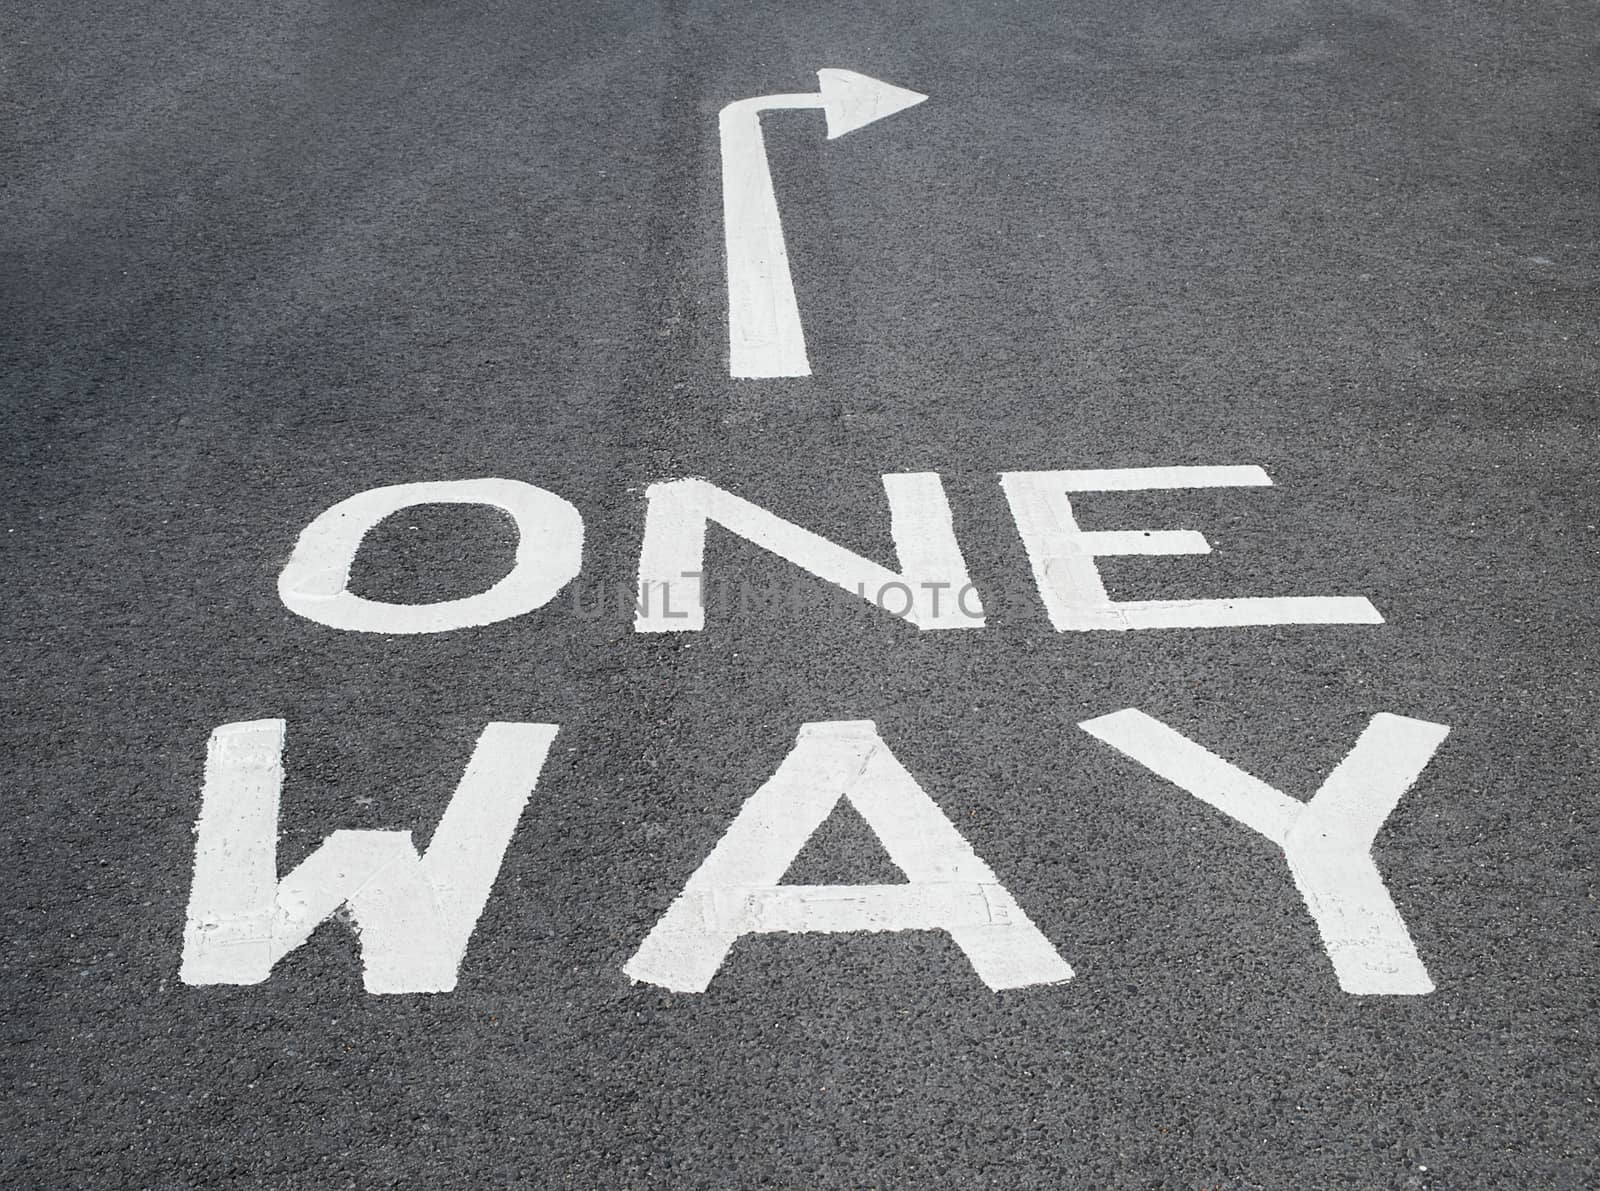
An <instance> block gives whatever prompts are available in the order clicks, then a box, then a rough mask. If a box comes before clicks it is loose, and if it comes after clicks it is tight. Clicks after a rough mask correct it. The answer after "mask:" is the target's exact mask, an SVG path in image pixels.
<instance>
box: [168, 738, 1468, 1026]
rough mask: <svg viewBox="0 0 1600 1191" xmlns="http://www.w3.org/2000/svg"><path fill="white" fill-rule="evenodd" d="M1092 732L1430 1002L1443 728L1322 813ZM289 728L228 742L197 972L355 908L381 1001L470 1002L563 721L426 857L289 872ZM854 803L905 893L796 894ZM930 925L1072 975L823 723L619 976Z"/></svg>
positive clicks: (200, 887)
mask: <svg viewBox="0 0 1600 1191" xmlns="http://www.w3.org/2000/svg"><path fill="white" fill-rule="evenodd" d="M1079 727H1080V728H1082V729H1083V730H1084V731H1085V732H1087V733H1089V734H1090V735H1092V736H1094V737H1095V738H1096V739H1098V740H1101V741H1103V742H1104V743H1105V744H1107V745H1109V746H1110V747H1111V748H1113V749H1116V750H1117V751H1118V752H1120V753H1122V754H1124V755H1125V756H1127V757H1128V758H1130V759H1131V760H1133V761H1136V762H1138V764H1139V765H1141V766H1143V767H1144V768H1145V769H1147V770H1149V771H1150V772H1152V773H1154V774H1156V775H1158V776H1159V777H1161V778H1164V779H1165V780H1166V781H1168V782H1170V783H1171V784H1173V785H1175V786H1177V787H1179V788H1181V789H1183V790H1187V791H1188V792H1190V793H1191V794H1193V795H1194V796H1195V797H1196V798H1199V799H1200V800H1201V801H1203V802H1206V803H1208V804H1209V805H1211V806H1212V807H1214V808H1215V809H1217V810H1219V811H1221V812H1222V813H1223V814H1225V815H1227V816H1229V817H1230V818H1232V819H1234V820H1235V821H1237V822H1238V823H1240V824H1241V825H1243V826H1244V827H1247V828H1249V829H1250V830H1251V831H1253V832H1255V833H1257V834H1259V835H1262V836H1265V837H1266V838H1267V839H1268V840H1270V841H1271V842H1272V843H1274V844H1276V845H1277V846H1278V847H1279V848H1280V849H1281V850H1282V853H1283V856H1284V859H1285V861H1286V863H1287V866H1288V869H1289V873H1290V875H1291V877H1292V878H1293V880H1294V883H1295V886H1296V887H1297V888H1298V889H1299V891H1300V894H1301V897H1302V898H1303V899H1304V901H1305V905H1306V909H1307V910H1308V911H1309V912H1310V914H1311V917H1312V920H1313V921H1314V922H1315V924H1316V926H1317V929H1318V931H1319V933H1320V935H1321V939H1322V945H1323V948H1324V950H1325V951H1326V953H1327V956H1328V959H1329V961H1330V962H1331V964H1332V967H1333V971H1334V974H1335V976H1336V977H1337V979H1338V982H1339V986H1340V987H1341V988H1342V989H1344V991H1346V992H1348V993H1353V994H1358V995H1361V994H1419V993H1428V992H1431V991H1433V982H1432V980H1431V979H1430V978H1429V976H1428V972H1427V969H1426V968H1425V967H1424V966H1423V963H1422V960H1421V958H1420V957H1419V956H1418V955H1417V951H1416V948H1415V946H1414V945H1413V944H1412V940H1411V935H1410V933H1409V931H1408V930H1407V928H1406V924H1405V921H1404V920H1403V919H1402V918H1401V916H1400V913H1399V911H1398V910H1397V909H1396V907H1395V904H1394V902H1393V900H1392V899H1391V898H1390V896H1389V892H1388V890H1387V888H1386V887H1385V885H1384V882H1383V878H1382V876H1381V875H1380V874H1379V872H1378V869H1377V866H1376V864H1375V863H1374V862H1373V859H1372V846H1373V841H1374V839H1375V837H1376V836H1377V833H1378V831H1379V829H1380V828H1381V827H1382V826H1383V824H1384V822H1385V820H1386V819H1387V818H1388V816H1389V814H1390V812H1392V811H1393V809H1394V807H1395V805H1396V804H1397V803H1398V802H1399V799H1400V796H1401V795H1402V794H1403V793H1404V792H1405V791H1406V790H1407V789H1408V788H1410V786H1411V785H1412V784H1413V783H1414V782H1415V781H1416V780H1417V778H1418V777H1419V776H1420V775H1421V773H1422V770H1423V768H1424V766H1426V765H1427V763H1428V761H1429V759H1430V758H1431V757H1432V756H1433V754H1434V752H1435V751H1436V750H1437V749H1438V747H1439V745H1440V744H1441V743H1442V742H1443V740H1444V738H1445V735H1446V733H1447V732H1448V731H1449V729H1448V728H1447V727H1445V726H1444V725H1443V724H1434V723H1429V722H1427V721H1424V720H1416V719H1408V718H1406V717H1403V716H1397V715H1388V714H1380V715H1376V716H1374V717H1373V718H1372V720H1371V722H1370V723H1369V724H1368V726H1367V728H1366V729H1365V731H1363V732H1362V733H1361V735H1360V737H1359V739H1357V741H1356V743H1355V745H1354V747H1352V748H1351V750H1350V752H1349V753H1348V754H1347V755H1346V757H1345V758H1344V760H1343V761H1341V762H1340V763H1339V764H1338V765H1337V766H1336V767H1335V768H1334V770H1333V772H1332V773H1331V774H1329V775H1328V777H1327V779H1326V780H1325V781H1324V782H1323V783H1322V786H1321V788H1320V789H1318V791H1317V792H1316V794H1315V795H1314V796H1313V797H1312V798H1311V799H1310V800H1309V801H1307V802H1301V801H1299V800H1297V799H1294V798H1291V797H1289V796H1288V795H1287V794H1284V793H1282V792H1281V791H1278V790H1276V789H1274V788H1273V787H1271V786H1269V785H1267V784H1266V783H1265V782H1263V781H1261V780H1260V779H1258V778H1255V777H1252V776H1251V775H1250V774H1248V773H1246V772H1244V771H1243V770H1241V769H1239V768H1238V767H1237V766H1235V765H1232V764H1230V763H1229V762H1227V761H1225V760H1223V759H1222V758H1221V757H1219V756H1216V755H1215V754H1213V753H1211V752H1209V751H1207V750H1206V749H1205V748H1203V747H1201V746H1200V745H1198V744H1196V743H1194V742H1193V741H1191V740H1189V739H1187V738H1186V737H1184V736H1183V735H1182V734H1180V733H1178V732H1177V731H1175V730H1173V729H1172V728H1170V727H1168V726H1166V725H1165V724H1163V723H1161V722H1160V721H1159V720H1156V719H1154V718H1152V717H1151V716H1148V715H1146V714H1144V713H1143V712H1141V711H1137V710H1134V709H1131V708H1130V709H1127V710H1123V711H1117V712H1114V713H1112V714H1110V715H1104V716H1100V717H1098V718H1095V719H1090V720H1086V721H1084V722H1083V723H1081V724H1080V725H1079ZM284 731H285V726H284V721H282V720H277V719H267V720H255V721H251V722H246V723H232V724H224V725H222V726H221V727H219V728H217V729H216V731H215V732H213V733H212V734H211V741H210V745H209V748H208V751H207V755H206V766H205V779H204V789H203V792H202V795H201V810H200V818H199V821H198V823H197V824H196V827H195V835H196V843H195V861H194V882H193V885H192V888H191V892H190V898H189V909H188V918H187V922H186V925H185V927H184V934H183V963H182V968H181V971H180V977H181V979H182V980H183V981H184V982H185V983H187V984H192V985H207V984H256V983H259V982H261V981H263V980H266V979H267V977H268V976H269V975H270V974H271V971H272V968H273V965H274V964H276V963H277V962H278V960H280V959H282V958H283V957H284V956H285V955H287V954H288V953H289V952H291V951H293V950H295V949H296V948H297V947H299V946H300V945H301V944H303V943H305V942H306V940H307V939H308V938H309V937H310V935H311V932H312V931H313V930H315V929H316V927H317V926H318V925H319V924H320V923H322V922H324V921H326V920H327V919H328V918H330V917H331V916H333V915H334V914H335V913H336V912H337V911H338V910H339V909H340V908H341V907H346V908H348V911H349V916H350V918H351V919H352V920H353V922H354V923H355V925H356V926H357V928H358V929H359V932H360V941H361V955H362V965H363V972H364V980H365V984H366V988H367V990H368V991H369V992H374V993H415V992H447V991H449V990H451V989H453V988H454V987H455V985H456V980H457V975H458V972H459V969H460V966H461V962H462V959H463V957H464V956H465V954H466V950H467V944H468V941H469V939H470V938H471V936H472V933H473V930H474V929H475V927H476V925H477V922H478V919H479V917H480V916H481V915H482V913H483V909H484V906H485V905H486V904H487V902H488V899H489V895H490V893H491V890H492V888H493V885H494V882H495V879H496V877H497V876H498V874H499V871H500V867H501V864H502V861H503V860H504V857H505V853H506V850H507V848H508V846H509V844H510V841H511V837H512V835H513V834H514V832H515V831H516V826H517V822H518V820H519V818H520V817H521V815H522V812H523V809H524V807H525V806H526V805H527V803H528V800H529V799H530V798H531V796H532V794H533V792H534V789H535V787H536V785H537V783H538V780H539V775H540V773H541V771H542V770H543V767H544V762H545V758H546V756H547V754H548V753H549V750H550V746H551V742H552V741H553V740H554V739H555V737H556V733H557V727H556V725H554V724H525V723H491V724H489V725H488V726H487V727H486V728H485V729H484V730H483V733H482V735H481V736H480V737H479V738H478V743H477V747H476V748H475V750H474V751H473V754H472V758H471V760H470V761H469V762H468V763H467V767H466V771H465V772H464V773H463V775H462V777H461V782H460V784H459V785H458V786H457V788H456V791H455V794H454V795H453V797H452V798H451V799H450V802H449V804H448V806H447V807H446V809H445V812H444V815H443V817H442V818H441V819H440V821H439V825H438V827H437V828H435V830H434V833H433V837H432V839H431V840H430V841H429V843H428V847H427V850H426V851H424V852H421V853H419V852H418V851H417V849H416V846H415V845H414V844H413V842H412V839H411V833H410V832H408V831H335V832H334V833H333V834H332V835H330V836H329V837H328V838H327V839H326V840H325V841H324V842H323V843H322V845H321V846H320V847H318V848H317V849H316V850H315V851H314V852H312V853H311V855H309V856H308V857H306V859H304V860H303V861H301V863H300V864H299V865H298V866H297V867H296V868H295V869H294V870H293V871H291V872H290V873H288V874H287V875H285V876H281V877H280V876H279V874H278V859H277V851H278V849H277V840H278V806H279V797H280V793H281V790H282V786H283V780H284V774H283V764H282V754H283V744H284ZM841 801H848V802H849V803H850V804H851V806H853V807H854V808H855V810H856V811H857V812H858V813H859V814H860V816H861V818H862V819H863V820H864V821H865V822H866V824H867V826H868V827H869V828H870V829H871V830H872V832H873V833H874V834H875V835H876V836H877V838H878V840H879V841H880V842H881V843H882V844H883V847H884V849H885V851H886V852H887V853H888V855H889V857H890V859H891V860H892V861H893V862H894V863H895V865H896V866H897V867H898V868H899V869H900V871H901V872H902V873H903V874H904V876H905V881H903V882H901V883H897V884H883V885H788V884H784V883H783V877H784V874H785V873H786V872H787V871H788V870H789V868H790V866H791V865H792V864H793V862H794V860H795V858H796V857H797V856H798V855H799V854H800V852H801V851H802V849H804V848H805V846H806V843H807V841H808V840H810V839H811V837H812V836H813V835H814V834H815V833H816V831H817V829H818V828H819V827H821V826H822V824H823V823H824V821H825V820H826V819H827V818H828V817H829V815H830V814H831V813H832V812H833V810H834V809H835V808H836V807H837V806H838V805H839V803H840V802H841ZM1260 879H1261V880H1262V881H1266V880H1268V879H1270V878H1268V877H1266V876H1265V875H1263V876H1262V877H1261V878H1260ZM913 930H915V931H926V930H939V931H944V932H946V933H947V934H948V935H949V936H950V938H951V939H952V940H953V941H954V942H955V944H956V946H957V947H959V948H960V950H961V951H962V953H963V954H964V955H965V956H966V958H967V961H968V962H969V963H970V964H971V966H972V970H973V972H974V973H975V974H976V976H977V977H978V979H979V980H981V981H982V982H983V983H984V984H985V985H987V986H988V987H989V988H991V989H995V990H999V989H1011V988H1022V987H1027V986H1031V985H1048V984H1060V983H1063V982H1065V981H1067V980H1070V979H1071V978H1072V975H1073V972H1072V968H1071V967H1070V966H1068V964H1067V961H1066V960H1065V959H1063V958H1062V956H1061V954H1060V953H1059V951H1058V950H1057V949H1056V947H1055V946H1054V945H1053V944H1052V943H1051V942H1050V941H1049V940H1048V939H1047V938H1046V937H1045V936H1044V934H1043V933H1042V932H1041V931H1040V930H1039V928H1038V927H1037V926H1035V925H1034V923H1033V922H1032V921H1031V920H1030V919H1029V917H1028V915H1027V913H1026V912H1025V911H1024V909H1023V907H1022V904H1021V903H1020V902H1019V901H1018V900H1017V898H1016V897H1014V896H1013V895H1012V893H1011V891H1010V890H1009V889H1008V888H1007V887H1006V885H1005V884H1003V883H1002V882H1001V880H1000V878H999V877H998V876H997V875H996V874H995V872H994V870H993V869H991V868H990V867H989V865H988V864H987V863H986V862H985V861H984V860H983V859H982V858H981V857H979V856H978V855H977V853H976V852H974V851H973V849H972V847H971V846H970V845H969V844H968V843H967V841H966V840H965V839H964V838H963V837H962V835H961V833H960V832H959V831H958V830H957V829H956V827H955V825H954V824H953V823H952V822H951V821H950V819H949V818H948V817H947V816H946V815H945V814H944V813H943V812H942V811H941V810H940V809H939V807H938V805H937V804H936V803H935V802H934V800H933V799H932V798H931V797H930V796H929V795H928V794H927V793H926V792H925V791H924V790H923V788H922V786H921V785H920V784H919V783H918V782H917V780H916V779H915V778H914V777H912V775H911V774H910V772H909V771H908V770H907V769H906V768H905V767H904V766H903V765H902V764H901V763H900V762H899V760H898V759H896V757H895V756H894V754H893V753H892V752H891V751H890V749H889V746H888V745H887V744H886V743H885V742H884V741H883V739H882V738H881V737H880V736H879V734H878V730H877V728H876V726H875V725H874V724H873V723H872V722H871V721H866V720H845V721H827V722H820V723H810V724H805V725H804V726H802V727H801V729H800V732H799V735H798V737H797V738H796V740H795V743H794V747H793V749H792V750H791V751H790V753H789V755H788V756H787V757H786V758H785V759H784V761H783V762H782V763H781V764H780V765H779V766H778V769H777V771H776V772H775V773H774V774H773V775H772V777H771V778H769V779H768V780H767V781H766V782H765V783H764V784H763V785H762V786H761V787H760V788H759V789H758V790H756V792H755V793H754V794H752V795H751V796H750V797H749V799H748V800H747V801H746V802H745V803H744V805H743V807H742V808H741V809H740V810H739V812H738V814H737V815H736V816H735V817H734V819H733V822H732V823H731V824H730V825H729V826H728V829H727V831H726V832H725V833H724V834H723V836H722V838H721V840H720V841H718V843H717V844H716V846H715V847H713V848H712V850H711V852H710V854H709V855H708V856H707V857H706V858H705V860H704V862H703V863H702V864H701V865H700V867H699V868H698V869H696V870H695V872H694V873H693V874H692V875H691V876H690V877H689V878H688V880H687V882H686V883H685V884H684V885H683V887H682V890H681V891H680V892H679V894H678V896H677V898H676V899H675V900H674V901H673V902H672V904H671V905H670V906H669V907H668V909H667V910H666V912H665V913H664V914H663V915H662V916H661V918H660V919H659V920H658V921H657V922H656V924H655V926H654V927H653V928H652V929H651V930H650V932H649V933H648V934H647V935H646V936H645V938H644V940H643V942H641V943H640V945H639V947H638V949H637V950H636V951H635V952H634V954H633V956H632V958H630V959H629V960H628V961H627V963H626V964H625V965H624V966H623V971H624V972H625V973H626V974H627V975H628V976H629V977H630V978H632V979H633V980H635V981H641V982H645V983H649V984H654V985H657V986H660V987H662V988H666V989H671V990H673V991H677V992H686V993H695V992H703V991H704V990H705V989H706V988H707V987H708V986H709V985H710V984H711V981H712V979H713V978H714V977H715V976H716V974H717V972H718V970H719V969H720V968H721V966H722V964H723V963H724V961H725V960H726V959H727V957H728V955H729V953H730V951H731V950H732V949H733V948H734V946H735V945H736V944H737V943H738V941H739V940H740V939H741V938H744V937H746V936H748V935H758V934H769V933H805V932H819V931H820V932H850V931H913Z"/></svg>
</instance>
